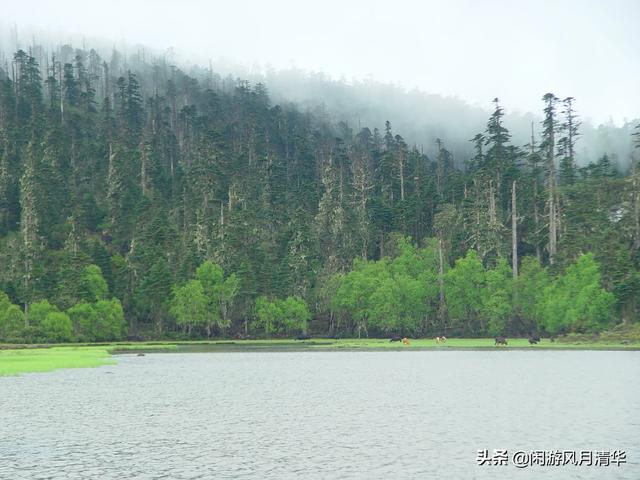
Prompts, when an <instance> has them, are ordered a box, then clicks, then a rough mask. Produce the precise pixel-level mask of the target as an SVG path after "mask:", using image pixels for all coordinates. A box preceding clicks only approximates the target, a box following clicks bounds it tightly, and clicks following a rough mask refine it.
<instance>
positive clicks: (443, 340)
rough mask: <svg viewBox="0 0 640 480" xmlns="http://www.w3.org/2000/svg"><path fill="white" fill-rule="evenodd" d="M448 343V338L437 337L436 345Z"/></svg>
mask: <svg viewBox="0 0 640 480" xmlns="http://www.w3.org/2000/svg"><path fill="white" fill-rule="evenodd" d="M446 341H447V337H445V336H444V335H442V336H441V337H436V343H444V342H446Z"/></svg>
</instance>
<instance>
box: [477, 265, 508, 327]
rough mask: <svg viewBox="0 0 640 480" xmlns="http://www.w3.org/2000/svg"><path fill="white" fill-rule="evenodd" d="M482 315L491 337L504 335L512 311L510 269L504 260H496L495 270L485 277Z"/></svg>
mask: <svg viewBox="0 0 640 480" xmlns="http://www.w3.org/2000/svg"><path fill="white" fill-rule="evenodd" d="M485 281H486V286H485V289H484V291H483V294H484V295H483V297H484V298H483V301H482V314H483V315H484V317H485V318H486V320H487V331H488V332H489V335H491V336H494V337H495V336H501V335H503V334H504V333H505V330H506V328H507V325H508V323H509V320H510V319H511V310H512V293H513V277H512V273H511V267H509V265H508V264H507V261H506V260H505V259H504V258H501V259H499V260H498V264H497V265H496V268H494V269H493V270H489V271H487V272H486V275H485Z"/></svg>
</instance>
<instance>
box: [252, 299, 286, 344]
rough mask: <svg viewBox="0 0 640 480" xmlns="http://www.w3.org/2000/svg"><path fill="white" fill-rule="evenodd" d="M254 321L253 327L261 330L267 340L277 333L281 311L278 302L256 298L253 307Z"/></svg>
mask: <svg viewBox="0 0 640 480" xmlns="http://www.w3.org/2000/svg"><path fill="white" fill-rule="evenodd" d="M255 317H256V321H255V322H254V326H255V327H258V328H262V329H263V330H264V333H265V335H266V337H267V338H271V335H272V334H273V333H274V332H276V331H277V325H278V320H279V319H281V318H282V310H281V309H280V305H279V303H278V302H272V301H270V300H269V299H268V298H267V297H258V298H257V300H256V306H255Z"/></svg>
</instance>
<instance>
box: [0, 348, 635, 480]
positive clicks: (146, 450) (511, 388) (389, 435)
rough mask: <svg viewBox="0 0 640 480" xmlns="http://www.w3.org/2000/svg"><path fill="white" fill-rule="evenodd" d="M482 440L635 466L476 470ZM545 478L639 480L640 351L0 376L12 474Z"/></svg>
mask: <svg viewBox="0 0 640 480" xmlns="http://www.w3.org/2000/svg"><path fill="white" fill-rule="evenodd" d="M482 448H487V449H490V450H493V449H496V448H506V449H508V450H525V451H531V450H557V449H560V450H563V449H567V450H578V451H579V450H593V451H596V450H607V451H611V450H616V449H617V450H626V453H627V464H625V465H622V466H620V467H613V466H612V467H585V466H583V467H538V466H536V467H531V468H527V469H516V468H515V467H513V466H506V467H499V466H482V467H481V466H478V465H477V463H476V455H477V453H476V451H477V450H478V449H482ZM510 463H511V461H510ZM543 475H544V476H545V477H547V478H561V479H564V478H567V479H573V478H575V479H582V478H620V479H634V480H635V479H638V478H640V352H567V351H564V352H550V351H546V352H540V351H537V352H526V351H490V352H481V351H450V352H231V353H184V354H181V353H169V354H166V353H165V354H148V355H147V356H145V357H136V356H132V355H123V356H121V357H119V363H118V365H110V366H105V367H100V368H95V369H78V370H62V371H57V372H52V373H44V374H29V375H24V376H21V377H5V378H0V478H2V479H3V480H4V479H7V480H19V479H22V478H24V479H30V480H31V479H45V478H46V479H58V478H60V479H80V478H82V479H100V480H102V479H161V478H163V479H168V480H176V479H215V480H217V479H228V478H229V479H230V478H234V479H244V478H251V479H294V478H300V479H316V478H318V479H319V478H322V479H325V478H326V479H334V478H335V479H339V478H345V479H363V480H368V479H385V480H387V479H457V478H461V479H462V478H464V479H469V478H480V479H484V478H486V479H489V478H490V479H502V478H504V479H510V480H511V479H519V478H526V479H531V478H541V477H542V476H543Z"/></svg>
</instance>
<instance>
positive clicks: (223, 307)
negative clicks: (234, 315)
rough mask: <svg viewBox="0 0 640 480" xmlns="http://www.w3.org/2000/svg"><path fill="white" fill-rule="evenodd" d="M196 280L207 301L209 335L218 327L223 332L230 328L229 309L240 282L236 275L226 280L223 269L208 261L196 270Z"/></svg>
mask: <svg viewBox="0 0 640 480" xmlns="http://www.w3.org/2000/svg"><path fill="white" fill-rule="evenodd" d="M196 280H197V281H199V282H200V284H201V285H202V289H203V292H204V295H205V297H206V299H207V308H206V310H207V313H206V317H207V319H206V325H207V327H206V328H207V333H208V335H210V334H211V328H212V327H213V326H215V327H217V328H218V329H219V330H220V331H221V332H224V330H225V329H227V328H229V325H230V318H229V308H230V307H231V305H232V303H233V299H234V297H235V295H236V293H237V292H238V287H239V280H238V277H237V276H236V275H235V274H231V275H229V276H228V277H227V278H226V279H225V278H224V271H223V270H222V267H220V265H218V264H217V263H214V262H212V261H209V260H208V261H206V262H204V263H203V264H202V265H200V266H199V267H198V269H197V270H196Z"/></svg>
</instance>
